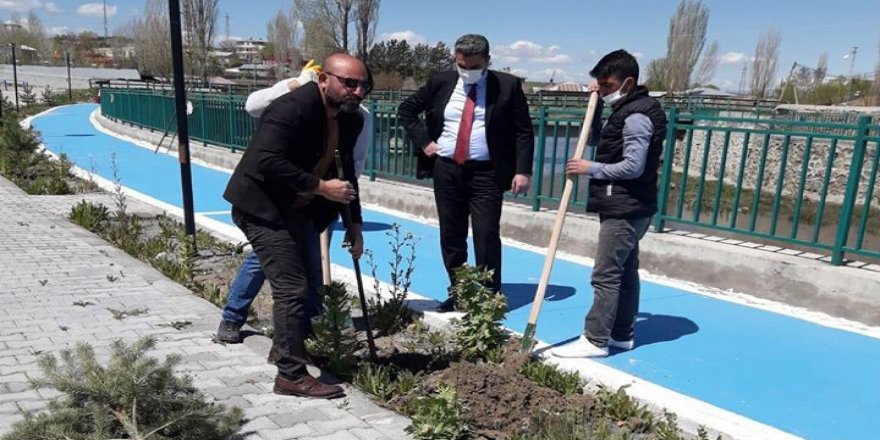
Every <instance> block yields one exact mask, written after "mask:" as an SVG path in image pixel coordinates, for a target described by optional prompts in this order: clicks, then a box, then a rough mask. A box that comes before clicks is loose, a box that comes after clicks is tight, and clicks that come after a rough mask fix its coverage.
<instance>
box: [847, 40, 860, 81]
mask: <svg viewBox="0 0 880 440" xmlns="http://www.w3.org/2000/svg"><path fill="white" fill-rule="evenodd" d="M858 51H859V46H853V48H852V52H850V53H849V78H850V81H852V77H853V68H855V66H856V53H857V52H858Z"/></svg>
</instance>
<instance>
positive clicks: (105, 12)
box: [104, 0, 110, 44]
mask: <svg viewBox="0 0 880 440" xmlns="http://www.w3.org/2000/svg"><path fill="white" fill-rule="evenodd" d="M107 29H108V27H107V0H104V44H109V42H108V41H107V39H108V38H109V35H110V32H108V30H107Z"/></svg>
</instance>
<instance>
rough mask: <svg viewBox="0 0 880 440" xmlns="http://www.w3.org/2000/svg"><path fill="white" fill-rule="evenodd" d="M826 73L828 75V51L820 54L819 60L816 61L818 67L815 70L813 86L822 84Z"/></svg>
mask: <svg viewBox="0 0 880 440" xmlns="http://www.w3.org/2000/svg"><path fill="white" fill-rule="evenodd" d="M826 75H828V52H823V53H822V55H820V56H819V62H818V63H816V69H815V70H813V88H816V87H819V86H821V85H822V82H823V81H825V76H826Z"/></svg>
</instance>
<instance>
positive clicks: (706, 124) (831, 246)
mask: <svg viewBox="0 0 880 440" xmlns="http://www.w3.org/2000/svg"><path fill="white" fill-rule="evenodd" d="M188 98H189V100H190V101H191V102H192V107H193V112H192V114H191V115H189V122H190V127H191V129H190V133H191V136H192V137H193V139H195V140H199V141H202V142H206V143H208V144H211V145H217V146H222V147H226V148H230V149H232V150H233V151H235V150H237V149H243V148H245V147H246V145H247V143H248V142H249V139H250V135H251V133H252V131H253V128H254V120H253V119H252V118H251V117H250V116H249V115H248V114H247V113H246V112H245V111H244V100H245V98H244V97H243V96H241V95H226V94H201V93H194V94H191V95H189V96H188ZM367 105H368V106H369V108H370V110H371V114H372V116H371V117H372V118H373V122H374V124H373V125H374V128H375V129H374V131H373V133H372V145H371V148H370V151H369V153H368V157H367V164H366V170H365V173H366V175H367V176H369V177H370V178H371V179H375V178H377V177H381V178H388V179H394V180H401V181H410V182H416V159H415V156H414V154H413V148H412V145H411V143H410V140H409V138H408V136H407V135H406V133H405V131H404V129H403V127H402V125H401V124H400V121H399V120H398V118H397V115H396V112H397V105H396V103H392V102H386V101H384V100H381V101H380V100H373V101H370V102H369V103H368V104H367ZM101 106H102V111H103V113H104V115H106V116H108V117H110V118H112V119H115V120H118V121H121V122H125V123H129V124H133V125H137V126H140V127H144V128H148V129H152V130H159V131H164V130H171V131H173V129H174V128H173V127H174V125H173V123H174V121H173V119H172V115H173V113H174V110H173V100H172V95H171V94H170V92H167V91H144V90H125V89H106V90H102V104H101ZM712 110H713V109H709V110H708V111H703V110H701V109H698V108H697V109H695V108H693V107H692V106H685V107H681V108H679V107H674V106H670V107H668V108H667V111H668V117H669V125H668V127H667V139H666V143H665V147H664V157H663V165H662V169H661V178H660V188H659V190H660V207H661V208H660V212H659V213H658V214H657V216H656V217H655V219H654V227H655V230H656V231H657V232H663V231H665V230H666V229H667V227H668V226H667V225H669V224H674V225H676V226H677V227H679V228H682V229H690V230H693V229H698V230H702V231H707V232H709V231H711V232H712V234H714V235H718V236H722V237H727V238H732V239H739V240H743V241H745V240H749V239H756V241H760V242H764V243H775V244H778V245H779V246H781V247H786V248H794V249H800V250H803V251H812V252H817V253H820V254H826V255H830V261H831V262H832V263H834V264H841V263H842V262H843V261H844V255H845V254H852V255H858V256H861V257H865V258H867V259H880V191H875V186H876V183H877V175H878V160H880V151H878V150H880V125H878V124H877V122H876V121H872V119H871V118H870V117H868V116H862V117H860V118H859V119H858V120H857V121H856V122H855V123H846V122H823V121H816V120H802V119H804V118H793V119H788V120H780V119H778V118H770V119H768V118H767V117H766V115H761V114H760V113H759V114H758V115H757V116H756V117H726V116H719V114H721V115H724V114H728V113H724V112H721V113H719V112H718V111H712ZM583 115H584V109H583V108H580V109H577V108H559V107H555V106H554V107H548V106H538V107H532V121H533V122H534V124H535V125H534V128H535V134H536V143H535V146H536V148H535V168H534V170H533V176H534V179H533V184H532V185H533V188H532V191H531V195H530V196H529V197H528V198H526V199H519V201H521V202H525V203H529V204H530V205H531V207H532V208H533V209H535V210H538V209H540V208H542V207H543V208H556V207H558V205H559V201H560V197H561V194H562V190H563V187H564V185H565V175H564V164H565V161H566V159H567V158H568V157H570V156H571V155H572V154H573V152H574V150H575V146H576V143H577V139H578V136H579V134H580V130H581V125H582V121H583ZM810 119H812V118H810ZM591 154H592V151H591V149H588V153H587V155H588V157H590V156H589V155H591ZM422 183H426V182H424V181H422ZM570 203H571V205H572V206H573V208H575V210H580V209H583V208H584V207H585V206H586V205H587V204H588V203H589V200H588V193H587V191H586V180H584V179H579V180H578V181H577V185H576V187H575V191H574V193H573V197H572V199H571V202H570Z"/></svg>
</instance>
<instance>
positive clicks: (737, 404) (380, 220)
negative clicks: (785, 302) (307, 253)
mask: <svg viewBox="0 0 880 440" xmlns="http://www.w3.org/2000/svg"><path fill="white" fill-rule="evenodd" d="M95 108H96V106H95V105H93V104H80V105H74V106H67V107H61V108H58V109H56V110H55V111H52V112H51V113H48V114H45V115H42V116H40V117H37V118H35V119H34V120H33V126H34V128H36V129H37V130H38V131H40V132H41V134H42V139H43V141H44V143H45V145H46V147H47V148H48V149H49V150H51V151H53V152H55V153H61V152H64V153H66V154H67V155H68V156H69V157H70V158H71V159H72V160H73V161H74V162H75V163H76V164H77V165H79V166H80V167H82V168H84V169H91V170H95V171H96V172H97V173H98V174H100V175H101V176H103V177H106V178H108V179H112V178H113V177H112V173H111V166H110V158H111V155H112V154H113V153H115V154H116V161H117V166H118V170H119V176H120V177H121V179H122V183H123V185H125V186H127V187H129V188H132V189H134V190H136V191H139V192H142V193H145V194H148V195H150V196H152V197H154V198H156V199H159V200H161V201H164V202H166V203H169V204H172V205H175V206H178V207H179V206H181V191H180V180H179V169H180V166H179V164H178V162H177V160H176V159H175V158H173V157H170V156H168V155H164V154H153V152H151V151H149V150H147V149H144V148H141V147H137V146H135V145H133V144H130V143H128V142H124V141H121V140H119V139H116V138H114V137H111V136H107V135H104V134H102V133H100V132H99V131H97V130H96V129H95V128H94V127H93V126H92V125H91V124H90V123H89V114H90V113H91V112H92V111H93V110H94V109H95ZM228 178H229V174H227V173H223V172H221V171H217V170H213V169H209V168H206V167H202V166H198V165H194V166H193V182H194V183H193V186H194V188H195V207H196V211H197V212H216V211H228V209H229V204H228V203H226V202H225V201H224V200H223V199H222V198H221V194H222V192H223V189H224V188H225V185H226V182H227V180H228ZM212 217H213V218H216V219H218V220H221V221H224V222H226V223H230V224H231V221H230V218H229V215H228V214H216V215H213V216H212ZM364 218H365V222H366V225H365V240H366V244H367V247H368V248H371V249H373V251H374V252H375V253H376V261H377V262H379V265H380V269H382V270H380V273H379V276H380V278H382V279H383V280H385V281H388V274H387V270H386V269H385V266H386V264H385V261H388V259H389V255H390V251H389V249H388V246H387V245H386V242H387V237H386V236H385V235H384V234H385V232H386V231H388V229H389V228H390V225H392V224H394V223H398V224H400V225H401V226H402V230H403V231H409V232H412V233H413V234H415V235H416V236H417V237H418V238H419V239H420V242H419V245H418V248H417V269H416V271H415V273H414V278H413V285H412V290H413V291H414V292H418V293H420V294H422V295H424V296H427V297H430V298H434V299H443V298H444V297H445V295H446V291H445V289H446V280H445V274H444V273H443V272H442V270H441V269H440V268H442V264H441V260H440V251H439V239H438V231H437V228H436V227H434V226H430V225H425V224H423V223H420V222H415V221H411V220H408V219H405V218H401V217H395V216H391V215H387V214H384V213H380V212H375V211H371V210H365V213H364ZM340 235H341V234H336V236H335V239H336V240H338V239H339V236H340ZM333 249H334V253H333V255H332V257H333V261H334V263H336V264H340V265H342V266H349V267H350V266H351V259H350V258H349V257H348V255H347V254H346V253H344V251H342V250H340V249H339V247H338V246H333ZM503 259H504V268H503V270H504V273H503V279H504V281H505V285H504V288H503V290H504V291H505V293H506V294H507V295H508V300H509V304H510V313H509V314H508V317H507V321H506V324H507V325H508V326H509V327H510V328H512V329H514V330H517V331H520V332H522V331H523V330H524V328H525V324H526V320H527V317H528V313H529V308H530V305H531V300H532V296H533V295H534V292H535V289H536V283H537V277H538V276H539V275H540V268H541V267H542V264H543V260H544V256H543V255H542V254H539V253H535V252H531V251H527V250H522V249H518V248H514V247H509V246H505V248H504V255H503ZM589 277H590V267H588V266H585V265H580V264H576V263H572V262H569V261H565V260H557V262H556V264H555V265H554V270H553V275H552V278H551V287H550V289H549V290H548V293H547V300H546V301H547V302H546V304H545V305H544V307H543V309H542V315H541V319H540V321H539V325H538V333H537V336H538V338H539V339H541V340H542V341H544V342H547V343H549V344H556V343H560V342H565V341H568V340H570V339H571V338H573V337H575V336H577V335H578V334H579V333H580V332H581V329H582V326H583V316H584V313H585V312H586V310H587V309H588V307H589V306H590V303H591V300H592V289H591V287H590V286H589ZM842 282H844V281H843V280H842ZM641 304H642V307H641V310H642V313H640V314H639V320H638V322H637V324H636V343H637V347H636V348H635V349H634V350H633V351H630V352H625V353H616V354H612V356H610V357H608V358H607V359H604V360H601V362H603V363H605V364H607V365H609V366H611V367H614V368H616V369H619V370H621V371H624V372H626V373H629V374H632V375H634V376H637V377H639V378H642V379H645V380H647V381H650V382H653V383H655V384H658V385H660V386H663V387H666V388H669V389H672V390H674V391H677V392H679V393H682V394H685V395H687V396H690V397H693V398H696V399H699V400H702V401H704V402H707V403H710V404H712V405H715V406H717V407H720V408H723V409H726V410H728V411H731V412H734V413H737V414H740V415H742V416H745V417H748V418H750V419H753V420H756V421H758V422H761V423H764V424H767V425H770V426H774V427H776V428H778V429H781V430H783V431H787V432H790V433H792V434H795V435H799V436H802V437H805V438H810V439H870V438H880V340H878V339H875V338H871V337H867V336H863V335H859V334H855V333H851V332H847V331H842V330H837V329H831V328H828V327H824V326H821V325H818V324H814V323H811V322H807V321H803V320H799V319H796V318H792V317H788V316H784V315H780V314H776V313H772V312H768V311H764V310H760V309H755V308H751V307H747V306H743V305H738V304H734V303H730V302H727V301H722V300H718V299H713V298H710V297H706V296H701V295H697V294H694V293H691V292H687V291H684V290H679V289H675V288H672V287H667V286H663V285H658V284H654V283H650V282H646V283H644V284H643V287H642V303H641Z"/></svg>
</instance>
